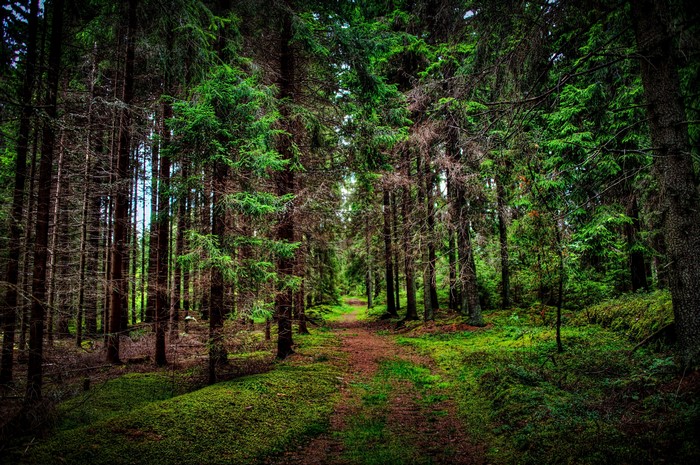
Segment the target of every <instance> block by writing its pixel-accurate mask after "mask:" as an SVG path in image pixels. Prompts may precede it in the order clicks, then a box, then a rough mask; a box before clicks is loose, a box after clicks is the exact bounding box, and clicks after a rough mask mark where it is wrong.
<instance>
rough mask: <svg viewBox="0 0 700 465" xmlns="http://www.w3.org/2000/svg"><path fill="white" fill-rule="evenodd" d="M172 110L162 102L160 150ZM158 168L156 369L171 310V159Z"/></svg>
mask: <svg viewBox="0 0 700 465" xmlns="http://www.w3.org/2000/svg"><path fill="white" fill-rule="evenodd" d="M172 111H173V110H172V107H171V105H170V104H169V103H163V120H162V121H161V127H160V134H161V137H160V138H161V140H162V141H163V148H164V149H166V148H167V147H168V145H169V143H170V131H169V130H168V129H167V128H166V121H167V120H168V118H171V117H172ZM159 166H160V168H159V174H158V216H157V218H156V223H157V225H158V229H157V238H156V244H157V260H156V302H155V304H156V308H155V312H154V317H155V333H156V355H155V362H156V365H158V366H163V365H165V364H166V363H167V358H166V355H165V332H166V331H165V330H166V329H167V326H168V320H169V318H168V313H169V312H168V310H169V309H170V296H169V294H168V250H169V249H168V245H169V244H168V243H169V241H168V239H169V236H170V235H169V232H170V157H168V155H167V154H166V153H163V154H162V155H161V156H160V165H159Z"/></svg>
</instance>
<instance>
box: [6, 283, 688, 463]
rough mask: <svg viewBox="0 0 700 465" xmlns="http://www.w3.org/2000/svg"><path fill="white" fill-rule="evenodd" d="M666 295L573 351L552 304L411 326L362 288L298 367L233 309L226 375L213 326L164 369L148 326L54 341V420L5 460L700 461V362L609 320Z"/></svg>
mask: <svg viewBox="0 0 700 465" xmlns="http://www.w3.org/2000/svg"><path fill="white" fill-rule="evenodd" d="M666 301H667V299H665V298H664V297H663V296H661V297H659V295H657V294H649V295H635V296H632V297H628V298H625V299H620V300H619V301H614V302H607V303H605V304H601V305H600V306H599V307H591V308H588V309H585V310H584V311H580V312H578V313H573V312H571V313H569V312H567V313H566V314H565V315H564V317H565V323H566V324H565V326H564V327H563V328H562V336H563V337H562V339H563V341H564V346H565V350H564V352H563V353H558V352H557V350H556V344H555V339H554V335H555V332H554V327H553V323H552V322H553V312H552V311H551V309H548V308H545V307H535V308H528V309H506V310H496V311H492V312H489V313H488V314H487V315H485V319H486V322H487V325H486V327H483V328H476V327H472V326H469V325H467V324H466V323H465V320H464V318H463V317H462V316H461V315H459V314H458V313H456V312H454V311H451V310H445V309H443V310H440V311H439V312H437V313H436V320H435V321H429V322H423V321H409V322H406V323H405V324H401V325H398V324H397V320H396V319H393V320H391V319H382V318H380V316H381V311H382V307H380V306H377V307H375V308H374V309H371V310H369V311H368V310H367V309H366V305H365V303H364V302H362V301H361V300H359V299H356V298H352V299H350V298H349V299H347V300H346V301H345V302H344V303H343V304H339V305H320V306H317V307H314V308H312V309H310V311H309V316H310V317H311V320H310V322H311V324H313V323H314V322H315V323H317V324H318V326H311V327H310V329H311V334H308V335H301V334H295V335H294V341H295V346H294V350H295V354H293V355H292V356H290V357H288V358H287V359H286V360H283V361H278V360H275V359H274V327H273V328H272V330H273V335H272V336H273V337H272V340H267V339H266V338H265V325H264V323H261V322H258V323H256V324H255V325H250V324H248V323H246V324H243V323H241V322H240V321H239V320H237V319H231V320H227V323H226V330H227V351H228V353H229V357H228V363H227V364H226V365H225V366H223V367H221V368H220V370H218V371H217V377H218V380H217V382H216V383H215V384H212V385H207V383H206V360H207V359H206V354H207V350H206V335H207V331H206V324H205V323H206V322H201V321H198V322H193V324H192V325H191V326H190V327H189V328H188V331H187V332H182V333H179V334H177V335H176V337H175V338H173V341H171V344H170V345H169V347H170V351H169V353H168V360H169V362H170V364H169V365H168V366H167V367H165V368H160V369H158V368H156V367H154V366H153V364H152V362H151V361H152V359H153V358H152V349H153V345H154V344H153V343H154V340H153V334H152V333H151V332H149V331H145V330H139V329H135V330H132V331H131V332H130V333H129V336H128V337H124V338H123V340H122V343H123V347H122V348H123V352H124V354H123V355H124V360H125V361H126V362H127V363H125V364H123V365H119V366H106V365H105V364H104V362H103V361H102V360H103V355H102V352H101V349H100V342H99V341H94V348H93V347H92V346H90V347H84V346H83V347H82V348H76V347H75V344H74V343H72V342H71V341H56V342H55V344H54V346H51V347H50V349H49V350H48V351H47V368H48V370H47V371H48V374H49V376H47V379H48V380H49V383H48V384H47V389H46V392H47V395H46V397H47V400H46V403H45V404H42V406H43V407H44V408H45V411H44V412H40V413H41V414H40V415H37V420H42V421H43V424H42V425H41V427H40V428H37V429H36V430H35V431H30V432H29V434H26V435H23V436H21V437H18V438H13V440H12V441H9V442H6V443H3V441H0V464H4V463H8V464H13V465H21V464H24V465H37V464H42V465H44V464H52V463H90V464H92V465H101V464H104V465H120V464H124V465H126V464H129V465H134V464H148V465H174V464H178V465H199V464H203V463H207V464H220V465H224V464H231V463H240V464H249V465H282V464H291V465H294V464H297V465H301V464H308V465H318V464H328V465H351V464H352V465H356V464H357V465H374V464H377V465H378V464H393V465H403V464H413V465H428V464H482V463H492V464H511V463H517V464H532V465H535V464H538V465H540V464H550V463H590V464H601V465H602V464H607V463H639V464H646V463H648V464H656V463H667V464H685V463H700V445H699V444H698V443H697V437H698V435H699V434H700V402H699V401H698V399H700V371H698V370H682V369H679V367H678V366H677V365H676V363H675V362H674V358H673V353H672V351H670V350H669V348H668V347H667V346H666V345H664V344H662V343H659V344H655V345H653V346H652V345H648V346H644V347H639V348H636V347H635V346H636V344H637V343H636V341H637V340H640V339H641V338H643V334H646V333H649V332H650V331H652V330H651V329H647V330H644V331H643V330H642V328H641V327H640V328H636V327H635V328H636V329H635V328H633V329H635V330H636V331H637V332H638V333H639V334H640V336H639V337H637V339H634V338H630V337H629V331H630V330H629V329H628V328H629V327H627V326H623V327H622V329H617V330H612V329H611V328H612V327H616V325H618V324H619V322H629V321H632V322H635V323H637V324H639V323H640V322H643V321H644V319H643V318H639V317H638V318H636V319H635V318H632V317H630V315H641V316H644V315H650V317H649V318H648V320H649V322H648V324H647V326H649V328H653V325H654V324H656V323H655V322H657V320H659V318H657V317H653V318H652V316H653V315H654V312H650V311H649V310H648V309H649V308H654V306H659V305H660V304H663V305H662V306H663V308H666V307H668V309H667V310H664V312H666V313H668V312H670V303H668V305H667V302H666ZM639 309H641V310H639ZM638 310H639V311H638ZM615 315H617V316H615ZM596 322H598V323H596ZM86 382H87V385H86ZM15 390H16V391H17V395H14V396H11V395H7V396H5V397H3V398H2V399H0V400H1V401H2V404H5V407H7V409H3V408H0V411H3V412H9V411H10V407H11V405H12V404H14V403H16V402H14V401H17V400H18V399H19V398H20V396H19V393H21V384H20V385H18V386H16V387H15ZM0 407H2V405H1V404H0Z"/></svg>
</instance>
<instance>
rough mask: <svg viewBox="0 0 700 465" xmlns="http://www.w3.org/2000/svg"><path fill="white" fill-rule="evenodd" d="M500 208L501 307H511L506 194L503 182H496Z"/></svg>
mask: <svg viewBox="0 0 700 465" xmlns="http://www.w3.org/2000/svg"><path fill="white" fill-rule="evenodd" d="M496 203H497V208H498V240H499V243H500V248H501V307H502V308H508V307H510V265H509V262H510V259H509V257H508V222H507V219H506V192H505V188H504V187H503V180H502V179H497V180H496Z"/></svg>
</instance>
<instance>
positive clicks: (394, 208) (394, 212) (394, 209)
mask: <svg viewBox="0 0 700 465" xmlns="http://www.w3.org/2000/svg"><path fill="white" fill-rule="evenodd" d="M398 209H399V207H398V203H397V201H396V194H393V193H392V194H391V218H392V222H391V223H392V224H393V230H392V239H393V241H394V243H395V244H398V243H399V222H398V221H397V219H398V215H399V214H398ZM394 264H395V266H394V292H395V293H396V299H394V300H395V302H394V303H395V304H396V313H397V314H398V311H399V310H401V295H400V293H401V282H400V279H399V273H400V271H399V268H400V266H399V247H394Z"/></svg>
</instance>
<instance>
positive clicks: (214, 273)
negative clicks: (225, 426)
mask: <svg viewBox="0 0 700 465" xmlns="http://www.w3.org/2000/svg"><path fill="white" fill-rule="evenodd" d="M228 171H229V170H228V169H227V167H226V165H225V164H223V163H221V162H218V161H217V162H215V163H214V173H213V174H214V176H213V177H214V187H213V189H212V190H213V193H214V196H213V200H212V202H213V209H212V212H213V213H212V230H211V232H212V235H213V236H214V237H216V238H217V240H218V243H219V244H218V245H219V247H222V246H223V237H224V234H225V233H226V215H225V214H224V211H223V209H222V206H221V202H222V200H223V197H224V195H225V192H224V189H225V186H226V178H227V177H228ZM224 288H225V286H224V276H223V272H222V270H221V269H219V268H217V267H214V268H212V270H211V287H210V293H209V383H210V384H212V383H214V382H215V381H216V367H217V366H219V365H221V364H223V363H225V362H226V349H225V348H224V336H223V328H224V315H225V309H224V290H225V289H224Z"/></svg>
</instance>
